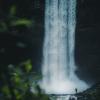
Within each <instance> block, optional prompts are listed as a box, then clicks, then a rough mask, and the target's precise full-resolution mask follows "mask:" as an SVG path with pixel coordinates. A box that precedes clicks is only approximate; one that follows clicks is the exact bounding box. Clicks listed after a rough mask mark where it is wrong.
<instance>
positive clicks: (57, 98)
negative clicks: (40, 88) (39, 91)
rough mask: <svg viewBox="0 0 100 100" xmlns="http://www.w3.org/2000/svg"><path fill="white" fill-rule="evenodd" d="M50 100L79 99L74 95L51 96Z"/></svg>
mask: <svg viewBox="0 0 100 100" xmlns="http://www.w3.org/2000/svg"><path fill="white" fill-rule="evenodd" d="M50 100H77V97H76V96H74V95H65V96H51V97H50Z"/></svg>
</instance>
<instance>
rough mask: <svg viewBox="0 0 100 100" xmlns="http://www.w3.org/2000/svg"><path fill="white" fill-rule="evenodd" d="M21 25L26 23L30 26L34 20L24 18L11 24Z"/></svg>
mask: <svg viewBox="0 0 100 100" xmlns="http://www.w3.org/2000/svg"><path fill="white" fill-rule="evenodd" d="M19 25H25V26H27V27H28V26H31V25H32V22H31V20H28V19H24V18H22V19H18V20H15V21H12V22H11V26H19Z"/></svg>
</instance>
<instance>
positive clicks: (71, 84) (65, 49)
mask: <svg viewBox="0 0 100 100" xmlns="http://www.w3.org/2000/svg"><path fill="white" fill-rule="evenodd" d="M75 25H76V0H46V3H45V40H44V47H43V64H42V74H43V80H42V83H41V87H42V88H43V89H44V90H45V92H46V93H50V94H53V93H54V94H73V93H75V89H76V88H77V89H78V92H81V91H83V90H85V89H87V88H88V85H87V84H86V83H85V82H83V81H82V80H80V79H78V77H77V76H76V74H75V70H76V66H75V60H74V46H75Z"/></svg>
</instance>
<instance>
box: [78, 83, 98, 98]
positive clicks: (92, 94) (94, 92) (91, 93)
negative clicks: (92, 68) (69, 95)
mask: <svg viewBox="0 0 100 100" xmlns="http://www.w3.org/2000/svg"><path fill="white" fill-rule="evenodd" d="M76 96H77V97H78V100H100V83H99V84H96V85H94V86H93V87H92V88H90V89H88V90H86V91H84V92H83V93H79V94H76Z"/></svg>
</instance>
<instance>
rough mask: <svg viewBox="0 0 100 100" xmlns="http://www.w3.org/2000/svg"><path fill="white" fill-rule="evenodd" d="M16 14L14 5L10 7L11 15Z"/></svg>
mask: <svg viewBox="0 0 100 100" xmlns="http://www.w3.org/2000/svg"><path fill="white" fill-rule="evenodd" d="M15 14H16V6H15V5H12V6H11V8H10V16H14V15H15Z"/></svg>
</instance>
